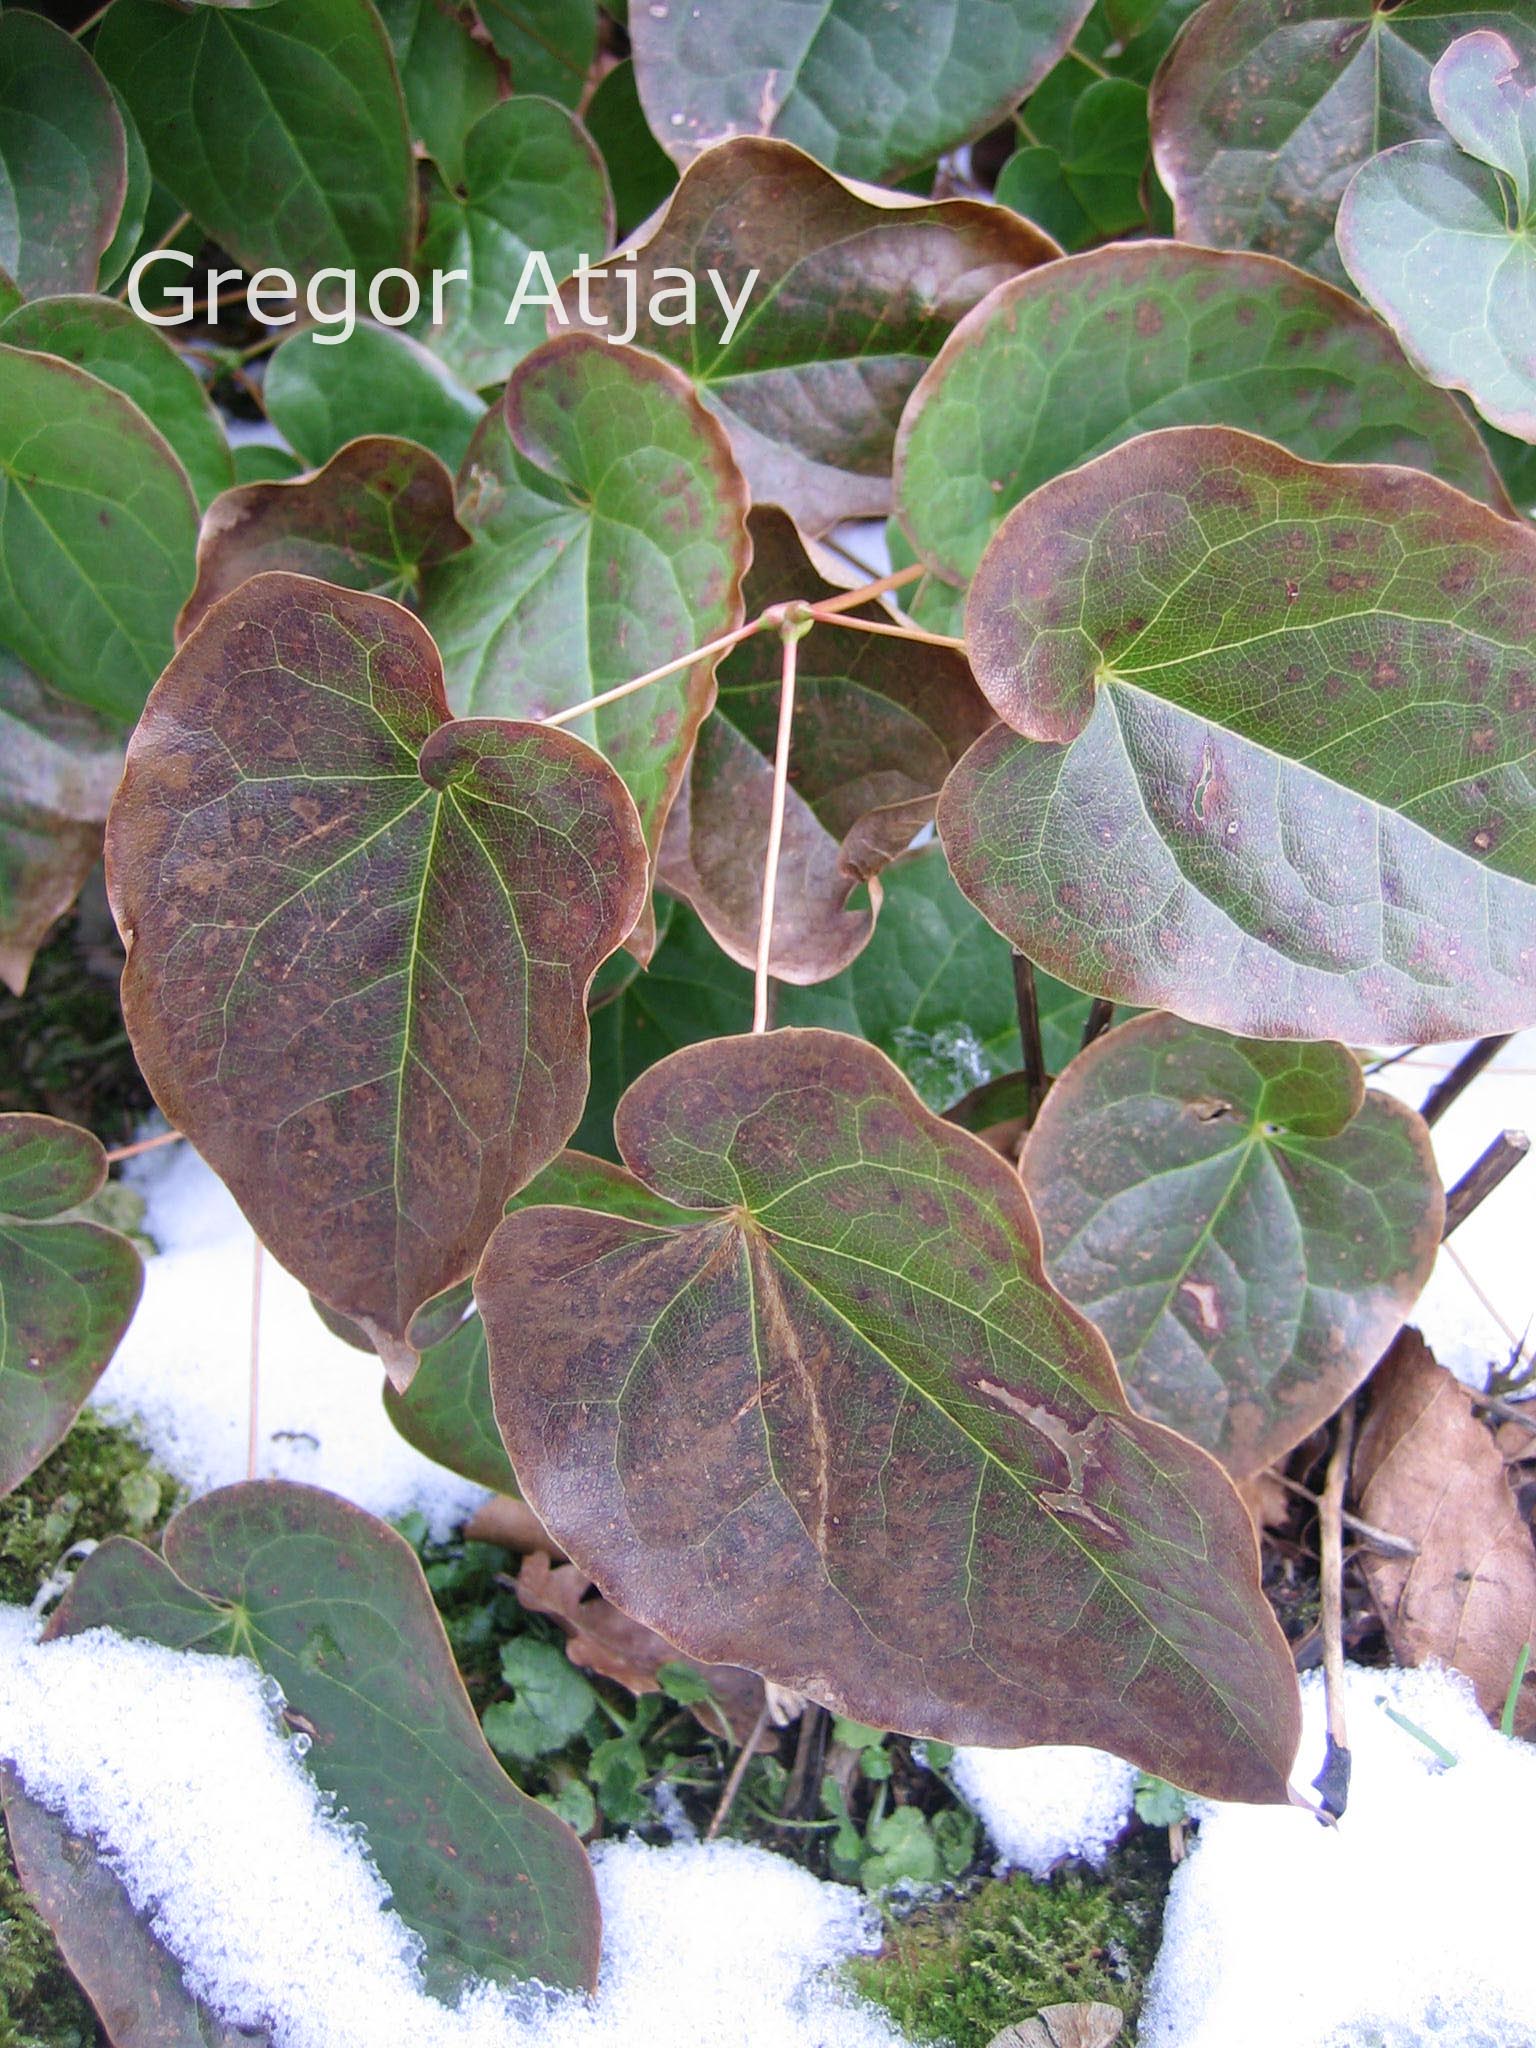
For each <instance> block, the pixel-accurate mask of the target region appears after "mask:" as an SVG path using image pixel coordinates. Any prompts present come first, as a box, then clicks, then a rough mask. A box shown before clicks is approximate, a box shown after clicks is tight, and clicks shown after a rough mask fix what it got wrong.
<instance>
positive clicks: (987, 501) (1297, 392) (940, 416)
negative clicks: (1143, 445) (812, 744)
mask: <svg viewBox="0 0 1536 2048" xmlns="http://www.w3.org/2000/svg"><path fill="white" fill-rule="evenodd" d="M1207 425H1209V426H1226V427H1240V428H1242V429H1243V430H1244V431H1245V432H1248V433H1254V434H1263V435H1265V436H1266V437H1267V438H1268V439H1270V440H1273V441H1278V442H1279V443H1280V444H1281V446H1282V447H1285V448H1289V449H1290V451H1291V453H1292V454H1293V455H1300V456H1304V457H1305V458H1306V459H1307V460H1309V461H1312V462H1397V463H1405V464H1408V465H1410V466H1411V467H1413V468H1416V469H1424V470H1428V471H1429V472H1430V473H1431V474H1433V475H1435V476H1438V477H1440V478H1441V479H1442V480H1443V481H1444V482H1446V483H1452V484H1456V485H1457V486H1459V487H1460V488H1461V489H1462V490H1464V491H1467V492H1469V493H1470V494H1471V495H1473V496H1474V497H1480V498H1484V499H1486V500H1487V501H1488V502H1489V503H1490V504H1494V505H1497V506H1499V507H1500V508H1501V509H1505V508H1507V503H1508V501H1507V499H1506V498H1505V496H1504V493H1503V490H1502V488H1501V486H1500V483H1499V479H1498V476H1497V474H1496V472H1495V471H1494V468H1493V465H1492V463H1491V462H1490V461H1489V459H1488V457H1487V455H1486V454H1485V452H1484V450H1483V447H1482V444H1481V443H1480V442H1479V440H1478V438H1477V434H1476V431H1475V430H1474V429H1473V427H1472V426H1471V425H1470V423H1469V422H1468V420H1467V419H1466V417H1465V415H1464V414H1463V413H1462V412H1461V410H1460V408H1459V407H1458V406H1457V405H1456V403H1455V402H1454V400H1452V399H1449V398H1445V397H1442V396H1441V395H1439V394H1438V393H1436V392H1434V391H1431V390H1429V389H1427V388H1426V386H1425V384H1424V382H1423V380H1422V379H1421V378H1420V377H1419V376H1417V375H1416V373H1415V372H1414V369H1413V367H1412V365H1411V364H1410V363H1409V362H1408V361H1407V360H1406V358H1405V357H1404V356H1403V353H1402V351H1401V350H1400V349H1399V348H1398V346H1397V344H1396V343H1395V341H1394V340H1393V338H1392V336H1391V334H1390V333H1389V332H1388V331H1387V329H1386V328H1384V327H1383V326H1382V325H1381V323H1380V322H1379V321H1378V320H1375V319H1373V318H1372V317H1371V315H1370V314H1369V313H1367V312H1365V311H1364V310H1363V309H1362V308H1361V307H1359V306H1358V305H1356V304H1355V303H1354V301H1353V300H1350V299H1347V298H1346V297H1345V296H1344V294H1343V293H1342V292H1338V291H1335V290H1334V289H1333V288H1332V287H1331V286H1329V285H1325V284H1322V283H1320V282H1319V281H1318V280H1317V279H1315V278H1312V277H1308V276H1307V275H1306V274H1305V273H1304V272H1302V271H1299V270H1296V269H1294V268H1293V267H1292V266H1291V265H1290V264H1287V263H1279V262H1277V261H1276V260H1275V259H1274V258H1273V257H1269V256H1254V255H1250V254H1248V253H1247V252H1237V251H1218V250H1214V249H1191V248H1186V247H1184V246H1183V245H1182V244H1181V243H1178V242H1139V243H1127V244H1124V245H1122V246H1121V247H1118V248H1111V249H1098V250H1094V251H1093V252H1092V253H1091V254H1089V255H1086V256H1074V257H1072V258H1070V259H1069V260H1068V261H1067V262H1065V263H1053V264H1051V265H1049V266H1048V267H1047V268H1046V269H1044V270H1040V271H1036V272H1033V273H1031V274H1030V275H1029V276H1028V277H1022V278H1018V279H1016V280H1015V281H1014V282H1013V283H1011V284H1006V285H1002V286H1000V287H999V289H998V290H997V291H995V292H994V293H993V294H992V295H991V297H990V298H988V299H986V300H985V301H984V302H983V304H981V305H980V306H978V307H977V308H976V310H975V312H974V313H972V314H970V315H969V316H968V317H967V318H966V319H965V320H963V321H962V322H961V324H960V326H959V327H957V328H956V330H955V332H954V333H953V334H952V335H951V336H950V338H949V340H948V341H947V342H946V343H945V345H944V347H943V349H942V350H941V351H940V353H939V356H938V359H937V360H936V361H935V362H934V364H933V365H932V367H931V368H930V369H928V370H927V371H926V372H925V373H924V375H923V378H922V381H921V383H919V385H918V387H917V389H916V390H915V391H914V392H913V394H912V396H911V398H910V400H909V401H908V403H907V409H906V412H905V413H904V414H903V416H902V423H901V432H900V435H899V436H898V439H897V457H896V502H897V510H898V513H899V515H900V517H901V519H902V522H903V524H904V525H905V527H906V529H907V532H908V534H909V535H910V537H911V539H912V541H913V542H914V544H915V546H916V548H917V550H918V552H919V554H920V557H921V559H922V560H923V561H925V562H926V563H927V564H928V566H929V567H930V568H931V569H932V570H934V571H935V572H936V574H937V575H939V576H941V577H943V578H945V579H947V580H948V581H949V582H951V583H953V584H958V585H964V584H965V583H967V582H968V581H969V580H970V578H971V576H972V575H973V574H974V572H975V568H976V564H977V563H978V562H979V561H980V560H981V556H982V553H983V551H984V549H985V548H986V546H987V543H988V542H989V541H990V540H991V538H992V536H993V534H994V533H996V531H997V529H998V527H999V526H1000V525H1001V523H1002V521H1003V520H1004V519H1005V518H1006V517H1007V515H1008V514H1009V513H1010V512H1011V511H1012V510H1013V508H1014V506H1015V505H1017V504H1018V503H1019V502H1020V500H1021V499H1024V498H1027V497H1028V496H1029V494H1030V492H1031V491H1034V490H1038V489H1039V487H1040V485H1041V484H1043V483H1046V482H1048V481H1049V480H1050V478H1051V477H1053V476H1060V475H1062V474H1063V473H1064V472H1065V471H1067V470H1069V469H1075V468H1077V467H1078V465H1079V464H1080V463H1083V462H1088V461H1091V460H1092V459H1093V457H1095V456H1097V455H1103V454H1105V453H1106V452H1107V451H1108V450H1109V449H1111V448H1114V447H1117V446H1118V445H1119V444H1120V443H1121V442H1123V441H1126V440H1129V439H1130V438H1131V437H1132V436H1133V435H1135V434H1139V433H1145V432H1146V431H1148V430H1149V429H1154V428H1158V427H1174V426H1207Z"/></svg>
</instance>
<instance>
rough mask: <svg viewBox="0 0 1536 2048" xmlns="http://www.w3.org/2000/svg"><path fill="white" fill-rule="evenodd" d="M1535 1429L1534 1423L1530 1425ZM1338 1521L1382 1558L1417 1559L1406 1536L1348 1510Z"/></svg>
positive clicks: (1285, 1482) (1292, 1488)
mask: <svg viewBox="0 0 1536 2048" xmlns="http://www.w3.org/2000/svg"><path fill="white" fill-rule="evenodd" d="M1531 1427H1532V1428H1533V1429H1536V1422H1533V1423H1532V1424H1531ZM1269 1477H1270V1478H1272V1479H1277V1480H1278V1481H1279V1482H1280V1484H1281V1485H1282V1486H1283V1487H1284V1488H1285V1490H1286V1492H1287V1493H1294V1494H1295V1495H1296V1497H1297V1499H1298V1500H1307V1501H1310V1502H1311V1503H1312V1505H1313V1507H1319V1506H1321V1504H1322V1495H1321V1494H1318V1493H1314V1492H1313V1491H1312V1489H1311V1487H1310V1486H1303V1485H1302V1483H1301V1481H1300V1480H1299V1479H1288V1478H1287V1477H1286V1475H1285V1474H1284V1473H1283V1472H1271V1473H1270V1474H1269ZM1339 1520H1340V1521H1341V1522H1342V1523H1343V1524H1344V1527H1345V1528H1346V1529H1353V1530H1354V1532H1355V1534H1356V1535H1357V1536H1358V1537H1359V1538H1360V1540H1361V1541H1362V1542H1363V1543H1368V1544H1369V1545H1370V1546H1371V1548H1372V1549H1373V1550H1379V1551H1380V1552H1381V1553H1382V1555H1383V1556H1384V1557H1417V1556H1418V1554H1419V1546H1418V1545H1417V1543H1414V1542H1411V1541H1410V1540H1409V1538H1408V1537H1406V1536H1394V1535H1393V1534H1392V1532H1391V1530H1390V1529H1378V1528H1377V1527H1376V1525H1375V1523H1374V1522H1362V1521H1361V1519H1360V1517H1359V1516H1358V1515H1352V1514H1351V1513H1350V1512H1349V1510H1348V1508H1342V1509H1341V1510H1340V1512H1339Z"/></svg>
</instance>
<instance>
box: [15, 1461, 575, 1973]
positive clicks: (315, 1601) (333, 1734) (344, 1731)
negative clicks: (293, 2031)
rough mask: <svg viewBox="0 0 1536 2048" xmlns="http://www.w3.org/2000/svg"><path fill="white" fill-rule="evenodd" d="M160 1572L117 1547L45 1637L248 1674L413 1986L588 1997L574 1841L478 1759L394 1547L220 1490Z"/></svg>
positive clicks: (288, 1493) (305, 1495)
mask: <svg viewBox="0 0 1536 2048" xmlns="http://www.w3.org/2000/svg"><path fill="white" fill-rule="evenodd" d="M163 1551H164V1559H163V1561H162V1559H161V1558H159V1557H157V1556H155V1555H154V1553H153V1552H152V1551H148V1550H145V1549H144V1548H142V1546H141V1545H139V1544H137V1543H133V1542H130V1541H128V1540H127V1539H126V1538H124V1537H121V1536H114V1537H112V1538H111V1539H110V1541H108V1542H107V1543H104V1544H103V1545H102V1546H101V1548H100V1549H99V1550H96V1551H94V1552H93V1553H92V1554H91V1556H90V1557H89V1558H88V1559H87V1560H86V1563H85V1564H84V1565H83V1566H82V1567H81V1568H80V1570H79V1572H77V1573H76V1575H75V1579H74V1583H73V1584H72V1586H71V1588H70V1590H69V1592H68V1594H67V1595H66V1596H65V1598H64V1600H63V1602H62V1603H61V1604H60V1606H59V1607H58V1609H57V1610H56V1611H55V1613H54V1616H53V1619H52V1620H51V1621H50V1623H49V1625H48V1635H49V1637H50V1638H57V1637H59V1636H68V1635H78V1634H81V1633H83V1632H84V1631H85V1630H87V1629H91V1628H100V1627H104V1626H105V1627H109V1628H115V1629H118V1630H119V1631H120V1632H121V1633H122V1634H124V1635H129V1636H144V1637H148V1638H149V1639H150V1640H151V1641H152V1642H157V1643H163V1644H165V1645H166V1647H167V1648H169V1649H175V1650H189V1649H195V1650H201V1651H204V1652H214V1653H219V1652H222V1653H223V1654H225V1655H229V1656H245V1657H249V1658H251V1659H252V1661H253V1662H254V1663H256V1664H257V1665H259V1666H260V1668H261V1669H262V1671H264V1672H265V1673H267V1675H268V1676H270V1677H272V1678H274V1679H276V1681H277V1683H278V1684H279V1685H280V1686H281V1687H282V1690H283V1696H284V1699H285V1701H286V1712H287V1714H288V1715H289V1717H290V1720H291V1721H292V1722H293V1723H294V1725H296V1726H298V1727H300V1728H302V1729H303V1731H304V1733H305V1734H307V1735H309V1736H310V1738H311V1747H310V1749H309V1751H308V1753H307V1761H308V1766H309V1768H310V1770H311V1771H313V1773H314V1776H315V1779H316V1782H317V1783H318V1784H319V1785H320V1786H321V1787H322V1788H323V1789H324V1790H325V1791H326V1792H327V1793H329V1794H330V1796H331V1797H332V1798H333V1799H334V1800H335V1801H336V1803H337V1805H338V1806H339V1807H341V1808H342V1809H343V1810H344V1811H345V1812H346V1815H347V1817H348V1819H349V1820H350V1821H351V1822H352V1823H353V1824H354V1825H359V1826H362V1827H364V1828H366V1829H367V1833H368V1852H369V1854H370V1856H371V1857H372V1858H373V1861H374V1862H375V1863H376V1864H377V1865H378V1868H379V1871H380V1874H381V1875H382V1876H383V1878H384V1881H385V1883H386V1884H387V1885H388V1886H389V1888H390V1892H391V1900H390V1903H391V1905H392V1906H393V1907H394V1910H395V1911H396V1912H397V1913H398V1914H399V1915H400V1917H401V1918H402V1919H403V1920H404V1921H405V1923H406V1925H407V1926H408V1927H411V1928H413V1929H414V1930H415V1931H416V1933H418V1934H419V1935H420V1936H421V1937H422V1940H423V1942H424V1943H425V1945H426V1954H425V1958H424V1961H423V1973H424V1976H425V1980H426V1985H427V1988H428V1990H429V1991H431V1992H433V1993H435V1994H436V1995H437V1996H439V1997H451V1996H452V1995H453V1993H454V1992H456V1991H457V1990H458V1989H460V1988H461V1987H462V1986H463V1985H464V1984H465V1983H466V1982H467V1981H468V1980H469V1979H470V1978H471V1977H488V1978H490V1979H491V1980H492V1982H494V1983H503V1984H505V1983H507V1982H509V1981H512V1980H514V1979H517V1978H522V1977H539V1978H541V1979H543V1980H544V1981H545V1982H546V1983H549V1984H567V1985H572V1986H576V1987H581V1986H590V1985H591V1984H592V1982H593V1980H594V1979H595V1977H596V1975H597V1943H598V1910H597V1899H596V1895H595V1892H594V1889H593V1884H592V1874H591V1870H590V1868H589V1867H588V1864H587V1859H586V1856H585V1855H584V1854H583V1852H582V1849H581V1845H580V1843H578V1842H577V1840H576V1838H575V1836H574V1835H572V1834H571V1832H570V1830H569V1829H568V1828H566V1827H565V1825H564V1824H563V1823H562V1822H560V1821H558V1820H556V1819H555V1817H554V1815H553V1814H551V1813H549V1812H548V1811H547V1809H545V1808H544V1807H542V1806H540V1805H539V1804H538V1802H537V1801H536V1800H532V1799H528V1798H525V1797H524V1795H523V1794H522V1793H521V1792H519V1791H518V1789H517V1788H516V1786H515V1785H513V1784H512V1782H511V1780H510V1779H509V1778H507V1776H506V1775H505V1773H504V1772H503V1771H502V1769H501V1767H500V1765H499V1764H498V1763H497V1762H496V1760H495V1758H494V1757H493V1756H492V1755H491V1752H490V1750H489V1749H488V1748H487V1747H486V1744H485V1740H484V1738H483V1737H482V1735H481V1733H480V1725H479V1723H478V1722H477V1721H476V1719H475V1715H474V1710H473V1708H472V1707H471V1706H470V1704H469V1700H468V1698H467V1697H466V1696H465V1692H464V1687H463V1683H462V1681H461V1680H460V1678H459V1674H458V1671H457V1669H456V1667H455V1665H454V1661H453V1656H452V1653H451V1651H450V1650H449V1647H448V1640H447V1637H446V1636H445V1635H444V1634H443V1625H442V1623H441V1622H440V1621H439V1620H438V1618H437V1610H436V1607H435V1606H434V1605H433V1601H432V1595H431V1593H430V1592H429V1591H428V1589H427V1583H426V1580H425V1579H424V1578H423V1577H422V1572H421V1567H420V1565H419V1564H418V1563H417V1562H416V1557H415V1554H414V1552H413V1551H412V1550H411V1548H410V1546H409V1544H407V1543H405V1542H404V1541H403V1540H402V1539H401V1538H400V1537H399V1536H397V1535H396V1534H395V1533H394V1531H393V1530H392V1529H390V1528H389V1527H388V1526H387V1525H386V1524H385V1523H383V1522H379V1521H376V1520H375V1519H374V1517H373V1516H372V1515H367V1514H364V1513H363V1511H362V1510H361V1509H360V1508H355V1507H353V1506H351V1504H350V1503H349V1502H346V1501H343V1500H338V1499H337V1498H336V1496H335V1495H334V1494H329V1493H322V1492H320V1491H319V1489H318V1488H315V1487H310V1486H293V1485H290V1484H288V1483H287V1482H285V1481H282V1480H265V1481H261V1482H257V1483H252V1484H249V1485H244V1486H226V1487H223V1488H221V1489H220V1490H219V1491H218V1492H216V1493H210V1494H205V1495H204V1496H203V1498H202V1499H201V1500H197V1501H194V1502H193V1503H192V1505H191V1506H190V1507H186V1508H183V1509H182V1510H181V1512H180V1513H179V1514H177V1515H175V1516H173V1518H172V1520H171V1522H170V1524H169V1525H168V1527H167V1529H166V1531H165V1536H164V1540H163Z"/></svg>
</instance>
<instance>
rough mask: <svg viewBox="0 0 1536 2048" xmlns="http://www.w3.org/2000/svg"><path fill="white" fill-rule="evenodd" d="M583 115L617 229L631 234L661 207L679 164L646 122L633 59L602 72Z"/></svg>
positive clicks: (622, 232) (624, 233) (668, 193)
mask: <svg viewBox="0 0 1536 2048" xmlns="http://www.w3.org/2000/svg"><path fill="white" fill-rule="evenodd" d="M581 118H582V120H583V121H584V122H585V123H586V128H587V133H588V134H589V135H590V136H591V137H592V140H593V141H594V142H595V143H596V144H597V146H598V148H599V149H600V150H601V151H602V157H603V162H604V163H605V164H606V165H607V166H608V183H609V184H610V185H611V186H612V188H613V207H614V213H615V216H616V218H617V221H618V231H619V233H620V234H621V235H629V234H633V232H634V231H635V229H636V228H638V227H639V226H640V224H641V223H642V222H643V221H646V220H649V218H650V216H651V215H652V214H653V213H654V212H655V211H656V209H657V208H658V207H659V206H663V205H665V203H666V201H667V198H668V196H669V195H670V193H671V191H672V188H673V186H674V185H675V184H676V183H677V166H676V164H674V163H673V161H672V159H671V157H669V156H668V155H667V153H666V151H665V150H664V149H663V148H662V146H661V144H660V143H659V142H658V141H657V140H656V138H655V136H654V135H653V134H652V133H651V131H650V128H649V126H648V125H647V122H646V118H645V110H644V108H643V107H642V106H641V104H640V95H639V93H638V92H637V91H636V89H635V66H634V61H633V59H632V58H629V57H626V58H625V59H624V60H623V62H622V63H619V64H615V65H614V66H613V67H612V68H611V69H610V70H608V71H605V72H604V73H603V76H602V78H601V79H600V80H599V81H598V85H597V90H596V91H595V92H594V93H593V95H592V97H591V99H590V100H588V102H587V104H586V105H585V107H583V108H582V111H581Z"/></svg>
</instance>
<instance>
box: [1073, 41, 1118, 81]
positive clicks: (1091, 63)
mask: <svg viewBox="0 0 1536 2048" xmlns="http://www.w3.org/2000/svg"><path fill="white" fill-rule="evenodd" d="M1067 55H1068V56H1069V57H1075V58H1076V59H1077V61H1078V63H1079V64H1081V65H1082V67H1083V69H1084V70H1085V71H1091V72H1092V73H1093V75H1094V77H1095V78H1113V77H1114V75H1115V74H1114V73H1113V72H1112V71H1106V70H1105V69H1104V66H1103V65H1102V64H1101V63H1099V61H1098V59H1097V58H1096V57H1090V56H1089V54H1088V52H1087V51H1086V50H1080V49H1079V48H1078V47H1077V45H1076V43H1073V44H1072V45H1071V47H1070V48H1069V49H1068V51H1067Z"/></svg>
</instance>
